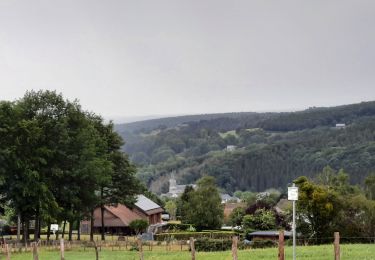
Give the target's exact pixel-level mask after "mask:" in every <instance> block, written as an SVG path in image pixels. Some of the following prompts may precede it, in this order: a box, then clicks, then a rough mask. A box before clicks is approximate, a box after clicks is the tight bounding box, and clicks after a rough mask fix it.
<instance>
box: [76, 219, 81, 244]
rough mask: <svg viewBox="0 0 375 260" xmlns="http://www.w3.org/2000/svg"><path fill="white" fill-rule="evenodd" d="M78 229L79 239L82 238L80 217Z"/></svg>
mask: <svg viewBox="0 0 375 260" xmlns="http://www.w3.org/2000/svg"><path fill="white" fill-rule="evenodd" d="M77 221H78V230H77V240H78V241H79V240H81V220H80V219H78V220H77Z"/></svg>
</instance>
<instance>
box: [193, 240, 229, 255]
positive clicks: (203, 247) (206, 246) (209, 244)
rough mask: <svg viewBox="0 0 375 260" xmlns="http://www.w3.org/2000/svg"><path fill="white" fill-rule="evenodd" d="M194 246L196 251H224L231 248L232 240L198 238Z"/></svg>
mask: <svg viewBox="0 0 375 260" xmlns="http://www.w3.org/2000/svg"><path fill="white" fill-rule="evenodd" d="M194 245H195V250H197V251H206V252H207V251H226V250H230V249H231V248H232V240H230V239H211V238H199V239H197V240H196V241H195V243H194Z"/></svg>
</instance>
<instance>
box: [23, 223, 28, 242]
mask: <svg viewBox="0 0 375 260" xmlns="http://www.w3.org/2000/svg"><path fill="white" fill-rule="evenodd" d="M22 241H23V242H24V243H25V244H26V241H27V231H26V221H25V220H22Z"/></svg>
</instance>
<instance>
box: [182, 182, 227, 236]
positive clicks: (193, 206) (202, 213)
mask: <svg viewBox="0 0 375 260" xmlns="http://www.w3.org/2000/svg"><path fill="white" fill-rule="evenodd" d="M183 207H184V208H185V210H186V218H185V219H182V221H183V222H184V223H191V224H194V226H195V227H196V228H197V230H202V229H219V228H221V225H222V223H223V218H224V209H223V206H222V204H221V198H220V195H219V191H218V189H217V187H216V184H215V179H214V178H213V177H210V176H206V177H203V178H201V179H200V180H199V181H198V182H197V189H196V190H193V191H191V192H190V195H189V197H188V200H187V202H185V205H184V206H183Z"/></svg>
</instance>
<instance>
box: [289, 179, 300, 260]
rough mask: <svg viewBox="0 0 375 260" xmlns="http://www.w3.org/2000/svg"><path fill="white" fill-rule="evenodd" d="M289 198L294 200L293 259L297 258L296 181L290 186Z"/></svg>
mask: <svg viewBox="0 0 375 260" xmlns="http://www.w3.org/2000/svg"><path fill="white" fill-rule="evenodd" d="M288 200H291V201H293V224H292V231H293V260H296V201H297V200H298V187H296V185H295V184H294V183H293V186H292V187H288Z"/></svg>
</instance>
